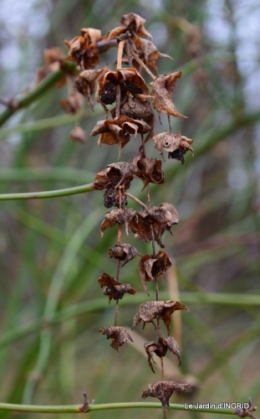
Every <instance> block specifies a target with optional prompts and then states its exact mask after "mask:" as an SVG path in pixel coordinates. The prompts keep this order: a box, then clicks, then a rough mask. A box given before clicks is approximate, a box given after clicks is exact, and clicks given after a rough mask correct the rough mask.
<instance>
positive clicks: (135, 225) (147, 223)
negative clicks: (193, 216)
mask: <svg viewBox="0 0 260 419" xmlns="http://www.w3.org/2000/svg"><path fill="white" fill-rule="evenodd" d="M178 221H179V217H178V213H177V211H176V209H175V208H174V206H173V205H172V204H169V203H168V202H164V203H163V204H160V205H158V206H156V207H152V208H147V209H145V210H143V211H141V212H136V214H135V216H134V217H133V218H132V219H131V221H130V223H129V226H130V228H131V230H132V232H133V233H135V237H136V238H138V239H140V240H143V241H145V242H147V243H149V242H150V241H151V240H153V237H154V239H155V240H156V242H157V243H158V244H159V246H160V247H164V244H163V243H162V241H161V237H162V235H163V233H164V232H165V230H168V231H170V232H171V226H172V225H173V224H177V223H178Z"/></svg>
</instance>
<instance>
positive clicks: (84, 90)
mask: <svg viewBox="0 0 260 419" xmlns="http://www.w3.org/2000/svg"><path fill="white" fill-rule="evenodd" d="M101 72H102V69H99V70H84V71H82V72H81V73H80V74H79V75H78V77H77V78H76V79H75V86H76V89H77V91H78V92H79V93H81V94H82V95H83V96H86V98H87V101H88V104H89V106H90V107H91V109H92V110H93V106H94V101H93V98H92V95H93V93H94V90H95V82H96V79H97V78H98V76H99V75H100V74H101Z"/></svg>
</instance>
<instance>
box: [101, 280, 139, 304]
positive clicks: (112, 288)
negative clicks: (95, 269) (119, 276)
mask: <svg viewBox="0 0 260 419" xmlns="http://www.w3.org/2000/svg"><path fill="white" fill-rule="evenodd" d="M98 283H99V284H100V286H101V288H103V287H106V288H105V290H104V295H107V296H108V298H109V303H110V301H111V300H112V299H113V300H121V299H122V298H123V296H124V295H125V293H127V294H131V295H134V294H135V293H136V290H135V289H134V288H132V287H131V285H130V284H121V283H120V282H118V281H116V280H115V279H114V278H113V277H112V276H110V275H108V274H106V273H103V274H102V276H101V277H100V278H99V279H98Z"/></svg>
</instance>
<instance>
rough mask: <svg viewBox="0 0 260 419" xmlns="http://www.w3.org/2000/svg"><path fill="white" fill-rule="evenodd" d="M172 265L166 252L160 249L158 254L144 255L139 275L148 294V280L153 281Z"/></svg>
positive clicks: (140, 263) (139, 266) (139, 265)
mask: <svg viewBox="0 0 260 419" xmlns="http://www.w3.org/2000/svg"><path fill="white" fill-rule="evenodd" d="M170 266H172V263H171V261H170V259H169V256H168V254H167V253H166V252H163V251H162V250H160V251H159V252H158V253H157V255H156V256H154V257H152V256H149V255H145V256H143V257H142V258H141V259H140V261H139V264H138V268H139V275H140V278H141V280H142V284H143V287H144V290H145V292H146V294H148V295H149V293H148V288H147V282H149V281H152V280H153V279H154V278H155V277H156V276H160V275H164V274H165V272H166V271H167V269H168V268H169V267H170Z"/></svg>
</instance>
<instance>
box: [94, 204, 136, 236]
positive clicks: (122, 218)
mask: <svg viewBox="0 0 260 419" xmlns="http://www.w3.org/2000/svg"><path fill="white" fill-rule="evenodd" d="M134 215H135V211H134V210H133V209H131V208H130V209H115V210H112V211H110V212H107V213H106V215H105V218H104V220H103V221H102V223H101V228H100V231H101V236H103V234H104V231H105V230H106V229H107V228H109V227H113V226H114V225H116V224H125V229H126V234H127V235H128V224H129V222H130V221H131V219H132V218H133V216H134Z"/></svg>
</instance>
